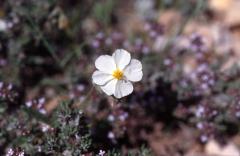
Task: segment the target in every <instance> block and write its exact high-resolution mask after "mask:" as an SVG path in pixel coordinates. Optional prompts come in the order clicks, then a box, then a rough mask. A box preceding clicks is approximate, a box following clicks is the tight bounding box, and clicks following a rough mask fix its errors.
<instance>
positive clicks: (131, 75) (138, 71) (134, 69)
mask: <svg viewBox="0 0 240 156" xmlns="http://www.w3.org/2000/svg"><path fill="white" fill-rule="evenodd" d="M124 76H125V77H126V78H127V80H129V81H132V82H137V81H140V80H141V79H142V77H143V72H142V63H141V62H140V61H138V60H136V59H132V60H131V62H130V64H129V65H128V66H127V67H126V68H125V70H124Z"/></svg>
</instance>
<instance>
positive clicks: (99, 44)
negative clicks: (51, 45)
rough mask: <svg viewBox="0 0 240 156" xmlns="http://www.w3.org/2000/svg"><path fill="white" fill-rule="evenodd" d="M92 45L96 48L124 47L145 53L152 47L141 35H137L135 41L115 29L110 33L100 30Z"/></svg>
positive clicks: (112, 48)
mask: <svg viewBox="0 0 240 156" xmlns="http://www.w3.org/2000/svg"><path fill="white" fill-rule="evenodd" d="M90 45H91V47H93V48H94V49H95V50H98V49H109V50H115V49H118V48H124V49H127V50H129V51H132V52H136V53H143V54H148V53H149V52H150V51H151V49H150V47H149V46H148V45H147V44H146V43H145V42H144V41H143V39H142V38H141V37H137V38H135V39H134V40H133V41H129V40H128V39H127V38H126V37H125V36H124V34H122V33H120V32H117V31H113V32H111V33H110V34H107V33H104V32H98V33H97V34H96V35H95V37H94V39H92V40H91V43H90Z"/></svg>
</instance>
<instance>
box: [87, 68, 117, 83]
mask: <svg viewBox="0 0 240 156" xmlns="http://www.w3.org/2000/svg"><path fill="white" fill-rule="evenodd" d="M111 79H113V77H112V75H111V74H108V73H104V72H102V71H99V70H97V71H95V72H94V73H93V75H92V80H93V83H95V84H97V85H105V84H106V83H107V82H108V81H110V80H111Z"/></svg>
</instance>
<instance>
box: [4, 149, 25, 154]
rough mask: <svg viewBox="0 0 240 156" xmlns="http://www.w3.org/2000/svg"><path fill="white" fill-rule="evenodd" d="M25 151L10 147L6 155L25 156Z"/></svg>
mask: <svg viewBox="0 0 240 156" xmlns="http://www.w3.org/2000/svg"><path fill="white" fill-rule="evenodd" d="M24 155H25V152H24V150H22V149H21V148H9V149H8V150H7V152H6V155H5V156H24Z"/></svg>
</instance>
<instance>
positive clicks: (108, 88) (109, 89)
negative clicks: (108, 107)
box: [101, 79, 118, 96]
mask: <svg viewBox="0 0 240 156" xmlns="http://www.w3.org/2000/svg"><path fill="white" fill-rule="evenodd" d="M117 82H118V80H117V79H112V80H111V81H109V82H108V83H107V84H106V85H104V86H101V89H102V90H103V92H104V93H106V94H107V95H109V96H110V95H113V94H114V92H115V89H116V84H117Z"/></svg>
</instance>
